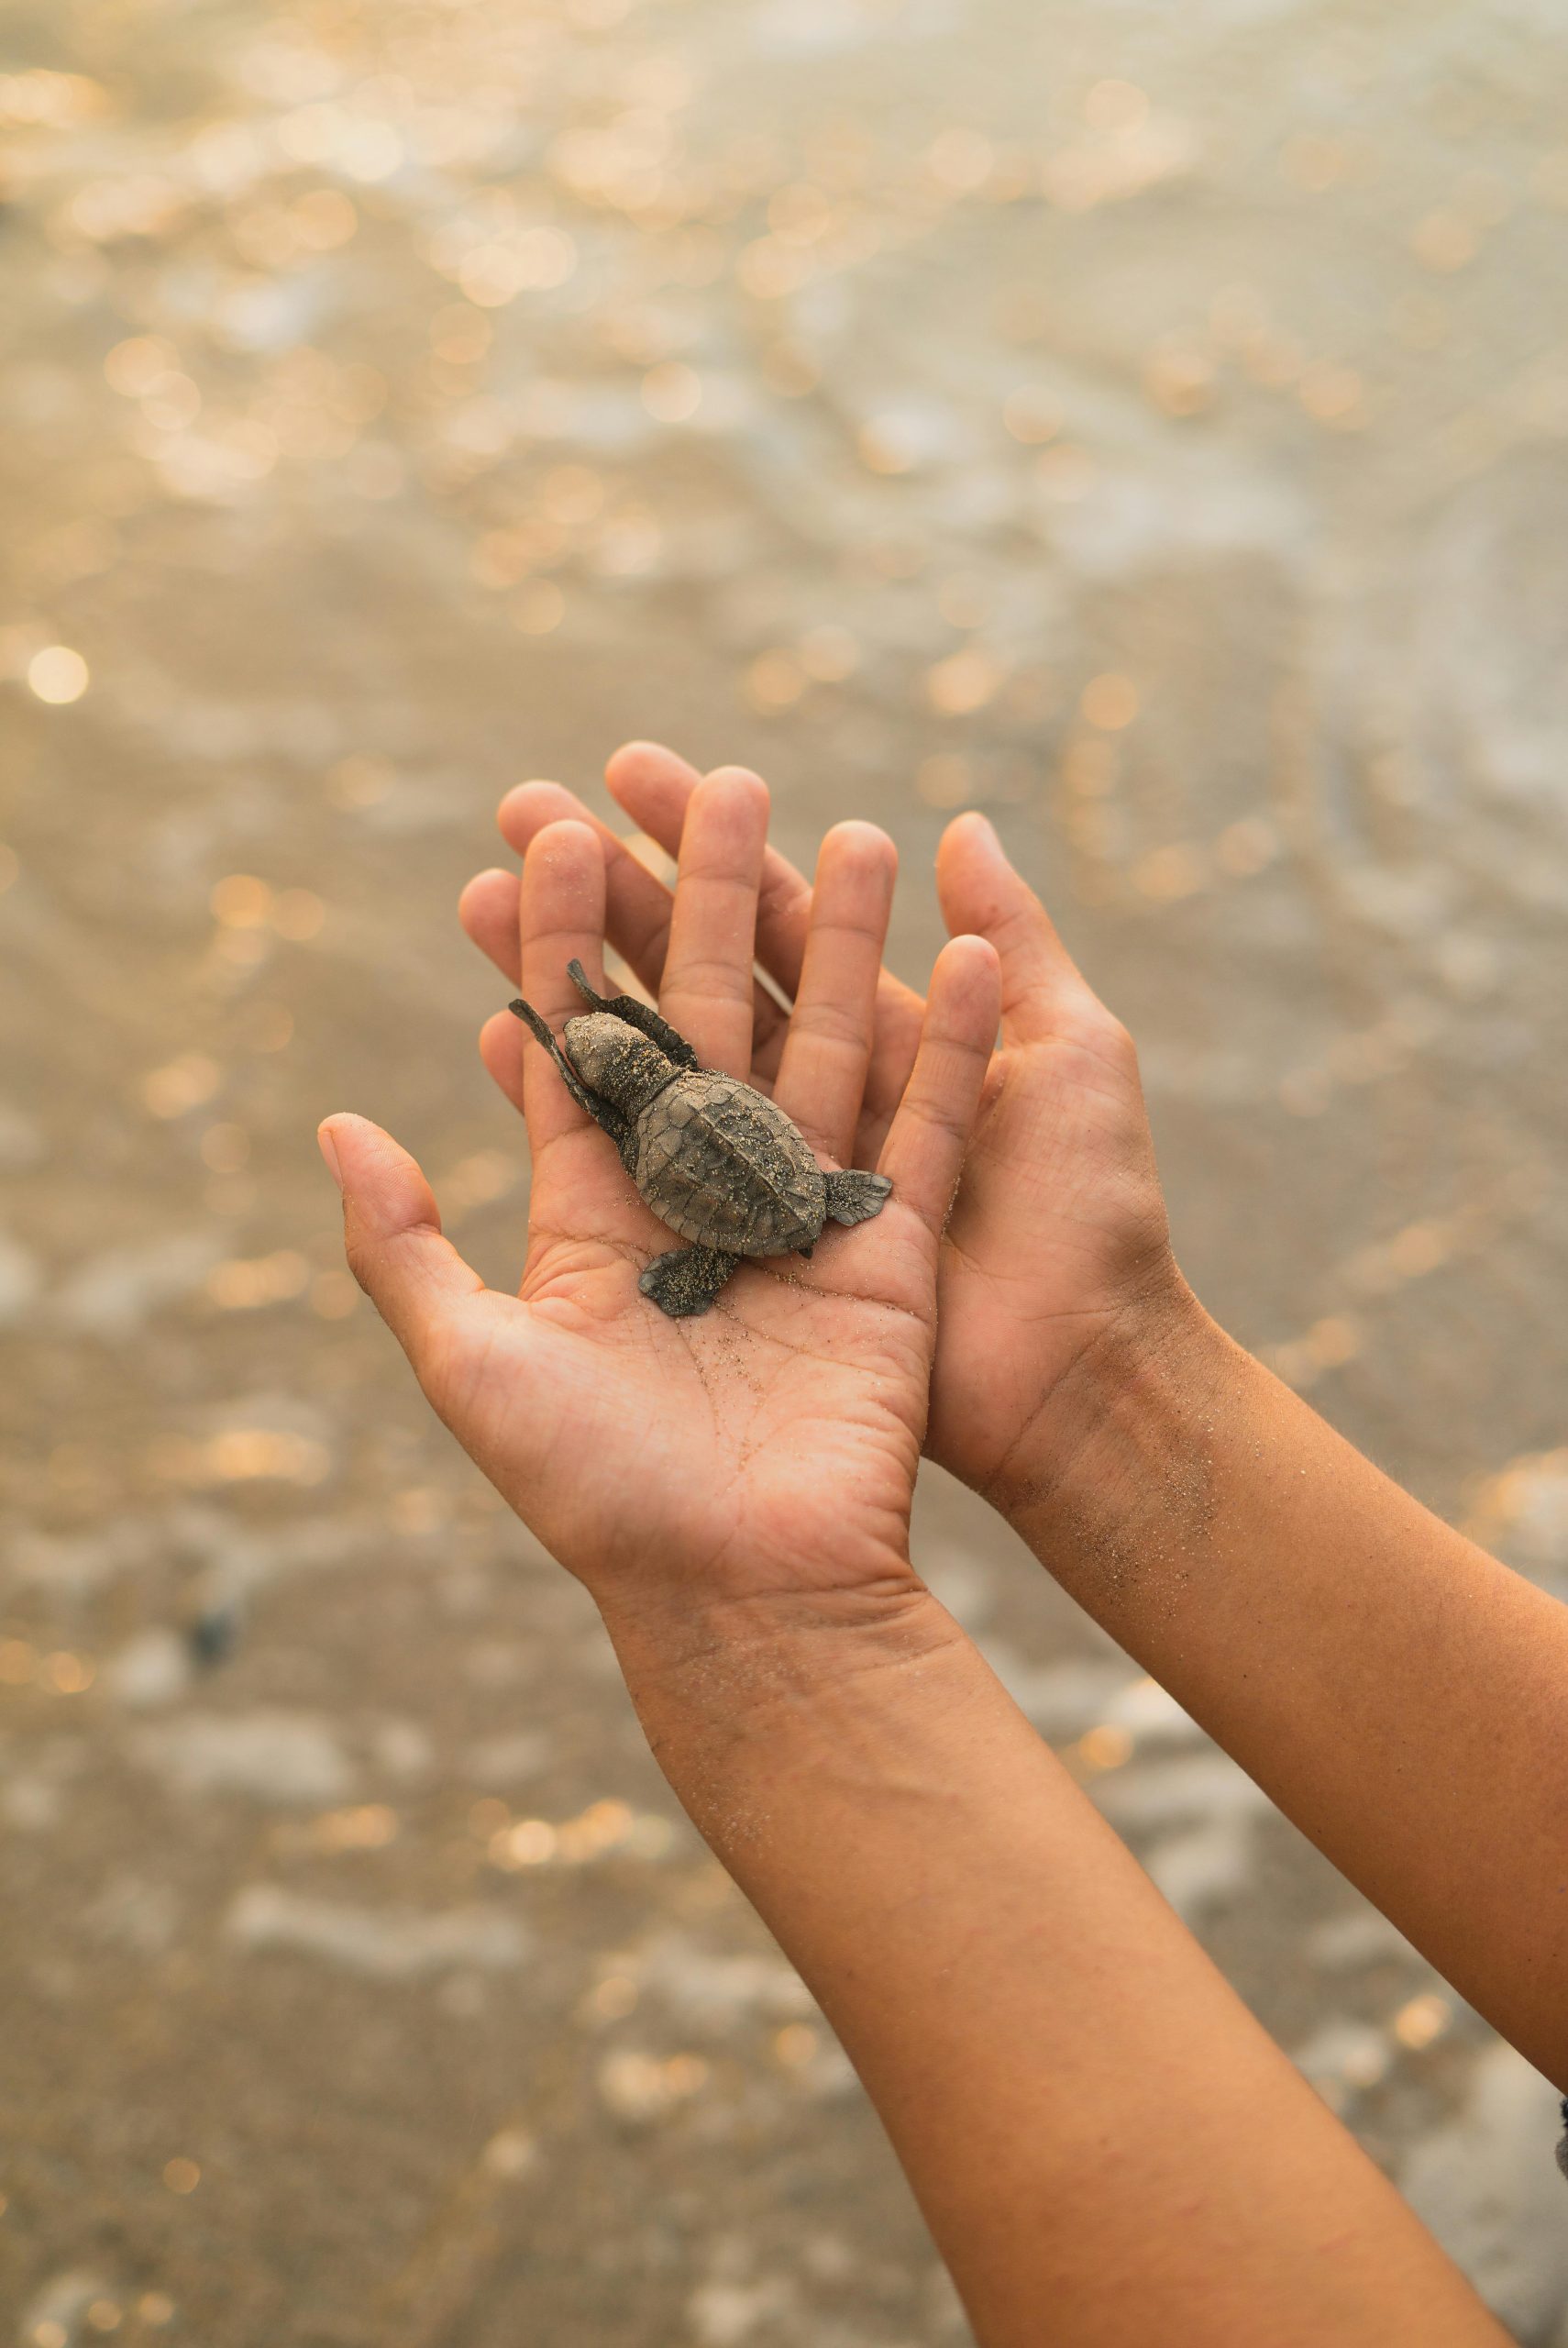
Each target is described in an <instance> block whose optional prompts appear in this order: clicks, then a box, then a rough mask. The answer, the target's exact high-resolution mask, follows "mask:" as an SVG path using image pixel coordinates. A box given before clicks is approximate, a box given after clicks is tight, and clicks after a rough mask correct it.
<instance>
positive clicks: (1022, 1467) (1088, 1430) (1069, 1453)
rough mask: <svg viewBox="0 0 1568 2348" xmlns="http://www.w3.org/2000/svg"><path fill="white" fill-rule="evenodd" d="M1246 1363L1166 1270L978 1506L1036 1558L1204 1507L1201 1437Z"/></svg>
mask: <svg viewBox="0 0 1568 2348" xmlns="http://www.w3.org/2000/svg"><path fill="white" fill-rule="evenodd" d="M1247 1358H1248V1357H1246V1356H1245V1355H1242V1353H1241V1351H1240V1349H1239V1348H1238V1347H1237V1346H1234V1345H1233V1344H1232V1342H1231V1339H1230V1338H1229V1337H1227V1336H1226V1335H1225V1334H1224V1332H1223V1331H1222V1330H1221V1329H1220V1327H1219V1326H1218V1324H1216V1323H1215V1322H1213V1321H1212V1320H1210V1318H1209V1314H1208V1313H1207V1312H1205V1311H1204V1309H1203V1307H1202V1305H1201V1304H1199V1302H1198V1299H1197V1297H1196V1296H1194V1294H1193V1292H1192V1290H1190V1289H1189V1288H1188V1287H1187V1282H1186V1281H1185V1280H1184V1279H1182V1277H1181V1274H1180V1273H1179V1272H1178V1271H1177V1270H1176V1267H1175V1265H1174V1264H1172V1265H1171V1267H1170V1268H1169V1276H1168V1278H1165V1279H1162V1280H1161V1281H1160V1282H1159V1283H1158V1284H1157V1285H1156V1286H1154V1287H1153V1288H1151V1289H1150V1290H1146V1291H1145V1292H1143V1293H1142V1294H1140V1295H1139V1296H1138V1297H1136V1298H1135V1299H1133V1300H1132V1301H1129V1303H1128V1304H1127V1305H1126V1306H1124V1308H1123V1309H1122V1310H1121V1312H1119V1313H1118V1314H1117V1315H1116V1316H1115V1317H1114V1319H1113V1320H1111V1321H1110V1322H1108V1323H1107V1324H1106V1326H1105V1327H1104V1329H1103V1330H1102V1331H1101V1332H1100V1333H1099V1335H1097V1336H1096V1337H1095V1338H1094V1339H1093V1340H1092V1341H1091V1343H1090V1344H1089V1345H1088V1346H1086V1347H1085V1348H1084V1351H1083V1352H1082V1354H1080V1355H1079V1357H1078V1358H1077V1361H1076V1362H1075V1363H1074V1364H1073V1367H1072V1368H1071V1369H1070V1370H1068V1371H1067V1373H1066V1375H1065V1376H1064V1377H1063V1378H1062V1379H1059V1380H1058V1382H1057V1384H1056V1385H1055V1388H1054V1389H1053V1390H1052V1392H1051V1394H1050V1397H1049V1399H1048V1401H1046V1402H1045V1403H1044V1404H1043V1406H1042V1408H1041V1410H1040V1411H1039V1412H1038V1413H1037V1414H1036V1416H1035V1417H1034V1419H1033V1420H1032V1423H1031V1424H1030V1426H1029V1428H1028V1429H1027V1431H1026V1433H1025V1434H1024V1435H1023V1437H1022V1438H1021V1440H1020V1441H1019V1442H1018V1443H1017V1444H1015V1445H1013V1447H1012V1449H1011V1450H1010V1453H1009V1455H1008V1457H1007V1460H1006V1462H1005V1464H1004V1467H1003V1469H1002V1471H1001V1472H1000V1473H999V1475H998V1476H997V1477H995V1478H994V1479H992V1481H991V1483H990V1485H989V1486H988V1489H987V1490H986V1494H985V1497H986V1498H987V1499H988V1500H989V1501H990V1502H991V1504H992V1505H993V1507H995V1508H997V1509H998V1510H999V1512H1001V1514H1002V1515H1003V1516H1005V1517H1006V1518H1007V1520H1008V1522H1009V1523H1010V1524H1011V1525H1012V1527H1013V1528H1014V1530H1015V1531H1016V1532H1018V1533H1019V1534H1021V1536H1022V1538H1023V1539H1024V1540H1026V1541H1027V1542H1028V1543H1029V1544H1030V1545H1031V1547H1032V1548H1034V1549H1035V1550H1036V1551H1037V1552H1038V1553H1039V1554H1041V1555H1042V1556H1043V1555H1044V1554H1045V1551H1046V1549H1047V1548H1051V1547H1054V1546H1055V1545H1057V1544H1058V1543H1059V1542H1060V1541H1061V1540H1062V1539H1063V1538H1064V1537H1073V1538H1076V1539H1077V1540H1079V1541H1082V1540H1086V1539H1087V1540H1092V1539H1093V1538H1094V1535H1095V1530H1096V1527H1097V1525H1103V1524H1105V1523H1111V1522H1119V1523H1128V1522H1130V1521H1131V1519H1132V1517H1133V1516H1135V1515H1137V1514H1140V1513H1143V1512H1150V1511H1153V1510H1154V1509H1156V1508H1165V1509H1167V1510H1168V1509H1169V1508H1170V1507H1171V1506H1172V1504H1173V1502H1174V1501H1177V1500H1178V1499H1179V1500H1180V1501H1181V1507H1180V1509H1179V1510H1178V1513H1182V1514H1184V1515H1188V1516H1190V1515H1191V1514H1192V1513H1193V1512H1194V1511H1195V1510H1196V1509H1197V1508H1198V1507H1199V1506H1200V1504H1202V1494H1201V1488H1202V1486H1203V1483H1204V1476H1203V1470H1202V1462H1203V1460H1204V1458H1205V1457H1206V1456H1207V1446H1206V1444H1205V1442H1204V1431H1205V1429H1206V1427H1209V1426H1211V1424H1212V1416H1213V1408H1214V1404H1215V1401H1216V1399H1217V1396H1218V1395H1219V1393H1220V1391H1221V1390H1224V1389H1225V1388H1226V1386H1227V1385H1233V1384H1234V1381H1235V1376H1236V1370H1237V1366H1238V1364H1240V1363H1242V1362H1244V1361H1246V1359H1247ZM1184 1495H1185V1497H1183V1496H1184ZM1109 1562H1111V1561H1110V1560H1108V1563H1109Z"/></svg>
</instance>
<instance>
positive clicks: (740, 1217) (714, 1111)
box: [635, 1069, 827, 1256]
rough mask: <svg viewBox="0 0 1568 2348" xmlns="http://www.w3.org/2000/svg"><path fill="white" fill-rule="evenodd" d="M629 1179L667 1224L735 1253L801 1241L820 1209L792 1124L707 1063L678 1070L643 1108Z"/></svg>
mask: <svg viewBox="0 0 1568 2348" xmlns="http://www.w3.org/2000/svg"><path fill="white" fill-rule="evenodd" d="M635 1180H636V1185H637V1189H638V1190H639V1191H640V1192H641V1193H642V1195H643V1197H644V1198H645V1199H646V1202H647V1203H648V1205H649V1206H650V1207H652V1209H653V1211H654V1213H655V1214H657V1216H658V1217H659V1219H660V1221H661V1222H663V1223H667V1224H668V1225H669V1227H670V1229H671V1231H674V1232H677V1233H679V1236H680V1237H681V1238H682V1239H689V1240H690V1241H691V1242H692V1244H693V1245H694V1246H701V1247H723V1248H724V1249H725V1250H726V1251H727V1252H728V1253H729V1254H731V1255H734V1256H787V1255H789V1254H790V1252H791V1251H792V1250H793V1249H795V1248H797V1247H809V1246H811V1245H812V1241H813V1240H814V1239H815V1238H816V1237H817V1236H818V1235H819V1233H820V1232H821V1230H822V1227H823V1219H824V1217H825V1215H826V1213H827V1184H826V1182H825V1180H823V1171H822V1168H821V1167H820V1166H819V1165H818V1164H817V1161H816V1159H815V1158H814V1157H812V1152H811V1147H810V1145H809V1144H808V1142H807V1140H806V1137H805V1135H803V1134H802V1133H801V1129H800V1127H799V1126H798V1125H797V1124H794V1123H793V1122H792V1121H791V1120H790V1118H789V1117H787V1116H786V1115H785V1114H784V1112H783V1110H782V1109H776V1108H775V1107H774V1105H773V1103H772V1102H771V1101H769V1100H768V1099H767V1096H766V1094H764V1093H761V1092H757V1091H754V1089H753V1088H752V1086H751V1085H749V1084H743V1083H742V1082H741V1080H740V1079H739V1078H738V1077H734V1076H723V1075H719V1074H716V1073H714V1072H713V1071H712V1070H710V1069H702V1070H701V1071H699V1072H694V1073H686V1074H682V1075H680V1076H678V1077H677V1078H676V1079H675V1080H674V1081H673V1083H670V1084H667V1085H666V1086H665V1088H664V1091H662V1092H660V1093H657V1095H656V1096H655V1098H654V1099H653V1100H652V1101H650V1102H648V1104H647V1107H646V1109H644V1110H643V1112H642V1113H641V1115H640V1116H639V1117H638V1119H637V1162H636V1174H635Z"/></svg>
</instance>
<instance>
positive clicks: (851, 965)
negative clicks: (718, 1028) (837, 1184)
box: [773, 823, 898, 1166]
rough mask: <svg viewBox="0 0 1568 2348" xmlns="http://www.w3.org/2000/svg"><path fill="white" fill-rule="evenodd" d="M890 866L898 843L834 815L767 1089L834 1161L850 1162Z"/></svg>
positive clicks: (888, 906) (889, 895) (867, 1059)
mask: <svg viewBox="0 0 1568 2348" xmlns="http://www.w3.org/2000/svg"><path fill="white" fill-rule="evenodd" d="M897 870H898V851H897V849H896V848H895V847H894V846H893V843H892V841H891V840H890V839H889V837H888V835H887V833H886V832H882V831H878V828H877V826H876V825H874V824H856V823H850V824H837V825H834V829H833V830H832V831H831V832H829V834H828V836H827V837H826V838H825V839H824V840H823V845H822V850H821V853H820V854H819V856H818V858H817V872H816V882H815V886H814V887H813V889H812V914H811V925H810V928H809V930H808V932H807V936H806V952H805V959H804V961H803V963H802V965H801V984H800V990H799V991H798V992H797V994H796V997H795V1008H794V1010H793V1011H792V1013H790V1032H789V1036H788V1037H787V1039H786V1041H785V1045H784V1051H783V1057H782V1058H781V1059H780V1061H779V1064H778V1084H777V1085H776V1087H775V1088H774V1094H773V1097H774V1099H775V1100H776V1101H777V1102H778V1105H779V1107H780V1108H781V1109H782V1110H784V1111H785V1113H787V1114H788V1115H789V1116H791V1117H793V1118H794V1120H795V1123H796V1124H798V1125H799V1126H800V1127H801V1131H802V1132H803V1133H805V1134H806V1135H808V1136H809V1138H810V1139H811V1140H812V1142H813V1143H815V1145H816V1146H817V1147H818V1148H819V1149H821V1150H823V1151H825V1152H826V1154H827V1155H828V1156H829V1157H832V1158H834V1160H835V1161H836V1163H837V1164H838V1165H840V1166H848V1165H851V1164H852V1163H853V1162H854V1151H855V1134H856V1124H858V1122H859V1117H860V1104H861V1102H862V1100H863V1098H864V1096H865V1091H866V1076H867V1069H869V1067H870V1065H871V1047H872V1041H873V1037H874V1035H875V1029H876V1017H877V980H878V975H879V973H880V971H881V968H882V947H883V945H884V943H885V942H886V939H887V935H888V916H889V913H890V912H891V911H892V905H893V879H894V875H895V873H896V872H897Z"/></svg>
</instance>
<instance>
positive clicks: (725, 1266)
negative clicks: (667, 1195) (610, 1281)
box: [637, 1247, 740, 1321]
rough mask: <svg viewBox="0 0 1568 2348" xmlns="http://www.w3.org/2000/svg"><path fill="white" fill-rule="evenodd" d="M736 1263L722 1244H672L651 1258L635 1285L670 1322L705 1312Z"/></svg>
mask: <svg viewBox="0 0 1568 2348" xmlns="http://www.w3.org/2000/svg"><path fill="white" fill-rule="evenodd" d="M739 1262H740V1257H738V1256H730V1255H726V1254H725V1252H724V1250H723V1248H722V1247H672V1248H671V1250H670V1252H669V1254H668V1256H656V1257H654V1259H653V1262H652V1263H651V1264H650V1265H648V1267H647V1268H646V1271H645V1272H644V1273H643V1275H642V1278H641V1279H639V1280H638V1282H637V1286H638V1287H639V1288H640V1289H641V1290H642V1292H643V1294H644V1295H645V1296H651V1297H652V1299H653V1301H654V1302H655V1303H656V1304H657V1307H658V1309H659V1311H660V1312H668V1315H669V1317H670V1319H671V1320H672V1321H690V1320H691V1319H692V1318H693V1317H694V1316H695V1315H696V1314H697V1313H699V1312H707V1310H708V1307H709V1306H710V1305H711V1304H712V1301H713V1299H714V1298H715V1297H716V1296H717V1295H718V1293H719V1290H721V1289H722V1288H723V1285H724V1282H725V1281H726V1280H727V1279H729V1277H730V1274H731V1273H732V1272H733V1271H734V1268H735V1266H736V1265H737V1264H738V1263H739Z"/></svg>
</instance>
